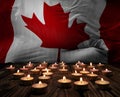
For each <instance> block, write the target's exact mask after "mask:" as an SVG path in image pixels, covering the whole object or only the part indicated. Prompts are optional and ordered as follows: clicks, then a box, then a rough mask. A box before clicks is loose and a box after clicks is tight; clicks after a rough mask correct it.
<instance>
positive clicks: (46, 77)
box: [38, 75, 51, 83]
mask: <svg viewBox="0 0 120 97" xmlns="http://www.w3.org/2000/svg"><path fill="white" fill-rule="evenodd" d="M50 78H51V77H50V76H46V75H43V76H39V77H38V79H39V80H41V81H42V82H45V83H48V82H49V81H50Z"/></svg>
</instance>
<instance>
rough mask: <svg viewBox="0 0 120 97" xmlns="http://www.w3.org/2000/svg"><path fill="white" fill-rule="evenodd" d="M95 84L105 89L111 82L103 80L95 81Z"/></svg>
mask: <svg viewBox="0 0 120 97" xmlns="http://www.w3.org/2000/svg"><path fill="white" fill-rule="evenodd" d="M95 83H96V84H97V85H98V86H100V88H105V87H108V86H109V84H110V82H109V81H106V80H104V79H103V78H101V79H100V80H97V81H95Z"/></svg>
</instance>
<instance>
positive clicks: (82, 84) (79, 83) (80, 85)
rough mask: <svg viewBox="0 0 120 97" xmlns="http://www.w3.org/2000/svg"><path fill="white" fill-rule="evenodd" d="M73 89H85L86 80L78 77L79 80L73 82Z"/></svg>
mask: <svg viewBox="0 0 120 97" xmlns="http://www.w3.org/2000/svg"><path fill="white" fill-rule="evenodd" d="M74 86H75V89H87V88H88V82H87V81H84V80H83V79H82V77H80V80H79V81H75V82H74Z"/></svg>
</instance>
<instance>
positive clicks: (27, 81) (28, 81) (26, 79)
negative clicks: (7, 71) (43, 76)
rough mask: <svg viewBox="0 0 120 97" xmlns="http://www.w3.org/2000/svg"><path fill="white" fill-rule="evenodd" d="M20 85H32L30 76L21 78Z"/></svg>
mask: <svg viewBox="0 0 120 97" xmlns="http://www.w3.org/2000/svg"><path fill="white" fill-rule="evenodd" d="M20 80H21V84H22V85H31V84H32V83H33V80H34V78H33V77H31V76H30V74H28V75H27V76H25V77H21V78H20Z"/></svg>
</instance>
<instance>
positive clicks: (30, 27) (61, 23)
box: [0, 0, 120, 63]
mask: <svg viewBox="0 0 120 97" xmlns="http://www.w3.org/2000/svg"><path fill="white" fill-rule="evenodd" d="M0 6H1V7H0V28H1V30H0V62H1V63H4V62H28V61H35V62H39V61H44V60H45V61H48V62H55V61H57V59H58V57H60V58H61V60H64V61H66V62H73V61H76V60H81V59H80V56H84V53H86V52H88V53H89V51H88V50H89V49H86V48H89V47H95V48H98V49H100V50H103V51H105V52H107V51H108V50H109V51H110V54H111V55H110V57H109V58H111V59H112V60H113V61H112V62H119V60H120V56H119V55H118V52H119V48H120V45H119V44H120V39H119V36H120V34H119V31H120V14H119V13H118V12H119V11H118V10H119V0H115V1H113V0H107V1H106V0H93V1H91V0H63V1H61V0H9V1H8V0H1V1H0ZM84 48H85V49H86V50H83V49H84ZM81 50H83V51H82V52H81ZM79 51H80V53H78V52H79ZM114 51H115V52H114ZM119 53H120V52H119ZM71 56H72V57H71ZM111 56H112V57H111ZM77 57H78V58H77ZM113 58H114V59H113ZM90 61H92V60H90ZM102 62H104V61H102Z"/></svg>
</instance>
